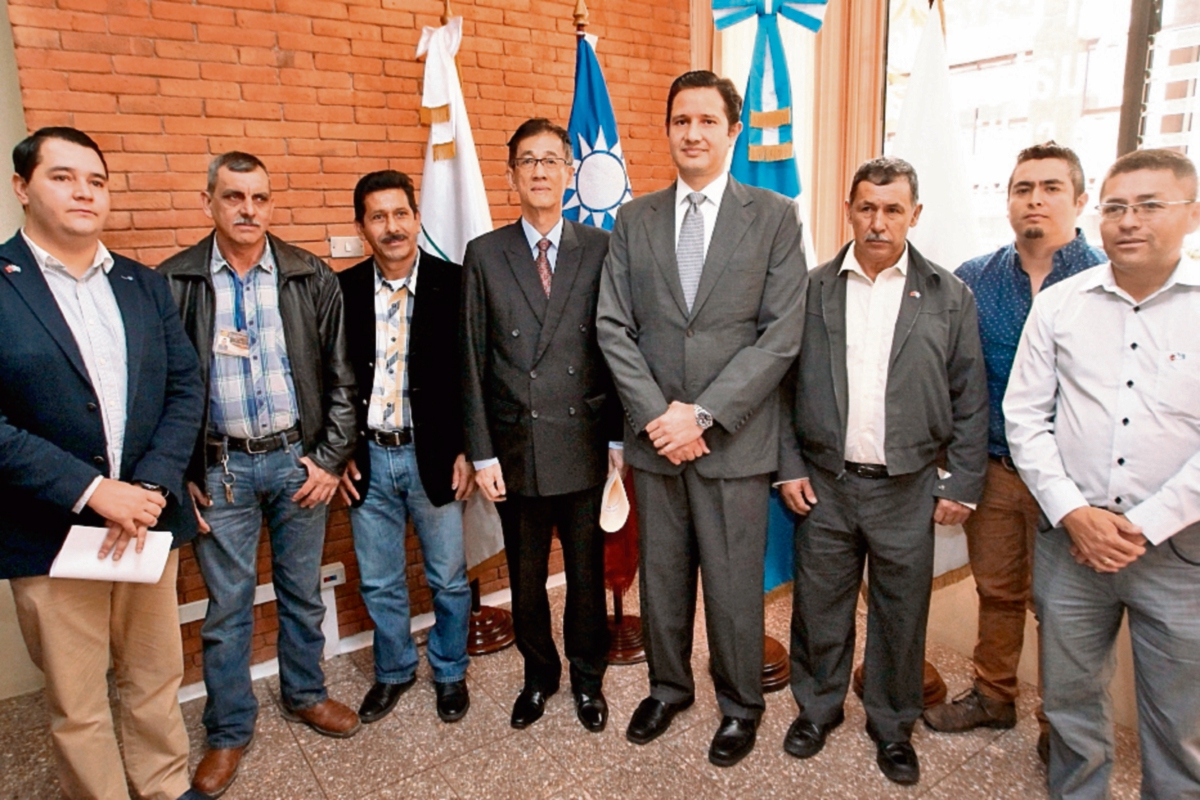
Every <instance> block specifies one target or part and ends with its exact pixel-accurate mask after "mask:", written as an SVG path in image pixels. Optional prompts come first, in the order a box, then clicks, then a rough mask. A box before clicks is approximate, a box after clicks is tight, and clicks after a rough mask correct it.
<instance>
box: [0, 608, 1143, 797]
mask: <svg viewBox="0 0 1200 800" xmlns="http://www.w3.org/2000/svg"><path fill="white" fill-rule="evenodd" d="M564 601H565V590H564V589H562V588H558V589H555V590H553V591H552V593H551V604H552V607H553V610H554V619H555V636H556V637H557V639H558V641H559V643H560V646H561V642H562V630H561V617H562V607H563V604H564ZM626 607H627V608H636V607H637V600H636V587H635V589H634V590H633V591H632V592H631V593H630V596H629V597H628V598H627V603H626ZM790 616H791V603H790V598H788V597H781V598H778V599H776V600H774V601H772V602H771V603H770V604H768V606H767V616H766V619H767V632H768V633H769V634H771V635H772V636H775V637H776V638H778V639H779V640H780V641H783V642H785V643H786V642H787V640H788V625H789V622H790ZM864 625H865V617H864V616H862V615H861V614H860V616H859V637H858V638H859V644H858V646H859V653H860V657H861V651H862V634H863V628H864ZM695 651H696V652H695V654H694V657H693V663H694V664H695V666H696V679H697V693H696V704H695V706H693V707H692V709H690V710H689V711H687V712H685V713H683V714H681V715H680V716H679V717H677V718H676V719H675V721H674V723H673V724H672V726H671V729H670V731H669V732H668V733H667V734H666V735H664V736H663V737H662V738H661V739H659V740H657V741H655V742H652V743H651V744H649V745H646V746H644V747H636V746H634V745H632V744H629V743H628V742H626V741H625V737H624V731H625V726H626V724H627V723H628V722H629V717H630V715H631V714H632V713H633V710H634V709H635V708H636V707H637V704H638V702H639V701H640V700H641V699H642V697H644V696H645V694H646V691H647V683H646V667H645V665H644V664H643V665H638V666H627V667H611V668H610V669H609V672H608V674H607V676H606V679H605V687H604V688H605V694H606V695H607V697H608V701H609V706H610V709H611V716H610V718H609V724H608V727H607V729H606V730H605V731H604V732H603V733H601V734H589V733H587V732H586V731H585V730H584V729H583V728H582V727H581V726H580V725H579V723H578V722H577V721H576V719H575V712H574V706H573V704H572V701H571V694H570V691H568V687H567V685H566V681H565V674H566V672H565V666H564V685H563V687H562V690H561V691H560V692H559V693H558V694H556V695H555V696H554V697H552V698H551V699H550V701H549V703H548V705H547V710H546V716H545V717H543V718H542V720H540V721H539V722H537V723H536V724H534V725H533V726H531V727H530V728H528V729H526V730H524V731H515V730H513V729H512V728H511V727H509V725H508V714H509V710H510V708H511V704H512V701H513V700H514V699H515V697H516V695H517V693H518V691H520V686H521V659H520V655H519V654H518V653H517V651H516V649H515V648H509V649H507V650H504V651H502V652H500V653H497V654H494V655H491V656H485V657H482V658H478V659H475V660H474V661H473V662H472V664H471V668H470V672H469V675H468V684H469V686H470V688H471V710H470V712H469V713H468V714H467V716H466V718H465V719H463V720H462V721H461V722H459V723H456V724H454V725H446V724H443V723H441V722H440V721H438V719H437V716H436V714H435V712H434V693H433V687H432V684H431V683H430V672H429V668H428V665H427V664H426V663H425V662H424V661H423V660H422V664H421V668H420V671H419V673H418V674H419V677H420V679H421V680H419V681H418V683H417V685H416V686H415V687H414V688H413V689H412V690H410V691H409V692H408V693H407V694H405V695H404V697H402V698H401V700H400V702H399V703H398V704H397V706H396V709H395V711H393V713H392V714H391V715H390V716H389V717H387V718H386V719H384V720H381V721H380V722H377V723H375V724H373V725H369V726H365V727H364V729H363V731H362V732H361V733H360V734H359V735H358V736H356V737H354V738H353V739H349V740H335V739H328V738H325V737H322V736H318V735H317V734H315V733H313V732H312V731H310V730H309V729H308V728H306V727H304V726H303V725H299V724H294V723H289V722H285V721H284V720H283V719H282V718H281V717H280V714H279V706H278V702H277V697H278V680H277V679H276V678H267V679H264V680H261V681H259V682H258V683H257V684H256V685H255V691H256V693H257V695H258V698H259V702H260V706H261V708H260V713H259V718H258V728H257V734H256V737H255V741H254V746H253V749H252V750H251V751H250V752H249V753H248V754H247V756H246V760H245V762H244V764H243V767H242V772H241V775H240V776H239V778H238V780H237V782H236V783H235V784H234V786H233V788H232V789H230V791H229V792H228V793H227V794H226V795H225V798H227V800H310V799H311V800H335V799H339V800H340V799H341V798H366V799H367V800H407V799H408V798H414V799H415V800H442V798H487V800H493V799H495V800H504V799H507V798H513V800H535V799H537V798H547V799H548V800H568V798H571V799H574V798H579V799H582V800H602V799H605V798H630V797H643V798H654V799H655V800H658V799H659V798H686V800H707V799H708V798H774V797H803V798H893V797H896V798H903V797H926V798H936V799H937V800H957V799H958V798H1004V799H1006V800H1007V799H1008V798H1013V799H1014V800H1015V799H1016V798H1042V797H1045V796H1046V791H1045V786H1044V783H1045V772H1044V770H1043V768H1042V765H1041V762H1040V761H1038V758H1037V755H1036V753H1035V743H1036V741H1037V722H1036V720H1035V718H1034V716H1033V703H1032V700H1030V699H1029V698H1030V697H1031V696H1032V693H1033V687H1031V686H1028V685H1026V686H1023V687H1022V692H1023V693H1024V694H1023V697H1022V699H1021V700H1020V702H1019V703H1018V713H1019V718H1020V722H1019V724H1018V725H1017V727H1016V728H1014V729H1012V730H1010V731H991V730H989V731H976V732H971V733H966V734H959V735H953V736H947V735H938V734H933V733H931V732H930V731H928V730H927V729H925V728H924V726H923V725H921V724H920V723H918V725H917V728H916V731H915V733H914V736H913V741H914V744H915V746H916V749H917V752H918V754H919V755H920V758H921V771H922V779H921V783H920V784H918V785H917V786H915V787H911V788H903V787H899V786H896V785H895V784H891V783H889V782H888V781H887V780H886V779H885V778H884V777H883V776H882V774H880V772H879V770H878V768H877V767H876V766H875V751H874V745H873V744H872V743H871V741H870V739H868V738H867V735H866V733H865V732H864V731H863V726H864V725H865V722H866V719H865V716H864V713H863V709H862V705H861V704H860V703H859V701H858V699H857V698H856V697H855V696H854V695H853V694H851V695H850V697H849V699H848V700H847V703H846V723H845V724H844V725H843V726H842V727H841V728H839V729H838V730H837V731H835V732H834V733H833V734H832V735H831V736H830V739H829V743H828V745H827V746H826V748H825V750H824V751H823V752H822V753H821V754H820V755H819V756H817V757H816V758H814V759H811V760H809V761H799V760H797V759H794V758H791V757H790V756H788V755H787V754H785V753H784V752H783V748H782V741H783V735H784V733H785V732H786V730H787V728H788V725H790V724H791V722H792V719H793V718H794V717H795V713H796V707H795V703H794V702H793V700H792V697H791V693H790V692H788V691H787V690H784V691H781V692H776V693H774V694H771V695H768V696H767V712H766V715H765V716H764V717H763V721H762V726H761V727H760V729H759V737H758V745H757V747H756V748H755V750H754V752H753V753H751V754H750V756H748V757H747V758H746V759H745V760H744V761H742V762H741V763H740V764H738V765H737V766H735V767H732V768H729V769H718V768H717V767H713V766H712V765H710V764H709V763H708V760H707V753H708V744H709V741H710V739H711V737H712V734H713V732H714V731H715V730H716V727H717V724H718V722H719V721H720V715H719V712H718V710H717V706H716V701H715V699H714V697H713V692H712V681H711V679H710V678H709V677H708V675H707V671H706V670H705V669H704V664H705V661H706V659H705V656H706V654H707V644H706V638H705V636H704V629H703V620H702V614H701V615H698V617H697V626H696V643H695ZM422 653H423V649H422ZM928 655H929V658H930V660H932V661H933V663H934V664H936V665H937V667H938V669H939V670H940V671H941V673H942V676H943V677H944V679H945V680H946V683H947V684H948V686H949V689H950V693H951V694H952V695H953V694H954V693H956V692H958V691H961V690H962V689H964V688H966V687H967V686H968V685H969V684H970V674H971V673H970V662H969V660H968V659H967V658H965V657H963V656H961V655H959V654H957V653H955V652H953V651H950V650H948V649H945V648H941V647H937V646H931V647H930V648H929V654H928ZM326 675H327V679H328V685H329V692H330V694H331V695H332V696H333V697H334V698H336V699H338V700H341V701H342V702H344V703H346V704H348V705H350V706H351V707H353V708H357V707H358V703H359V702H360V700H361V699H362V696H363V694H364V693H365V692H366V690H367V689H368V688H369V687H370V685H371V680H372V668H371V653H370V650H369V649H368V650H362V651H359V652H356V653H351V654H349V655H345V656H341V657H339V658H337V659H334V660H333V661H331V662H328V663H327V664H326ZM203 702H204V701H203V700H195V701H192V702H189V703H187V704H185V705H184V709H183V711H184V718H185V720H186V722H187V726H188V733H189V735H190V736H191V741H192V759H191V760H192V767H193V768H194V767H195V765H196V763H197V762H198V761H199V759H200V756H201V755H202V754H203V749H204V735H203V727H202V726H201V723H200V715H201V711H202V709H203ZM1139 779H1140V767H1139V764H1138V754H1137V744H1136V736H1135V734H1134V733H1133V732H1132V731H1129V730H1127V729H1119V730H1118V737H1117V767H1116V770H1115V775H1114V782H1113V784H1114V785H1113V796H1114V797H1115V798H1135V797H1137V795H1138V781H1139ZM58 796H59V795H58V792H57V789H56V786H55V781H54V764H53V757H52V754H51V751H50V743H49V737H48V733H47V727H46V711H45V703H44V700H43V698H42V695H41V693H40V692H38V693H34V694H30V695H25V696H22V697H18V698H13V699H10V700H6V701H3V702H0V798H4V799H5V800H7V799H8V798H13V799H14V800H15V799H16V798H20V800H41V798H46V799H47V800H49V798H57V797H58Z"/></svg>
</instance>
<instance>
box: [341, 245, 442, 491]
mask: <svg viewBox="0 0 1200 800" xmlns="http://www.w3.org/2000/svg"><path fill="white" fill-rule="evenodd" d="M338 281H339V282H340V283H341V285H342V303H343V307H344V308H345V312H346V326H345V327H346V351H347V353H348V355H349V358H350V366H351V367H352V368H353V369H354V377H355V380H356V381H357V383H358V403H357V404H356V406H355V407H356V409H357V411H358V445H357V447H356V449H355V455H354V458H355V464H356V465H357V467H358V471H359V473H360V474H361V475H362V477H361V478H360V479H359V480H357V481H355V482H354V484H355V488H357V489H358V495H359V499H358V500H356V501H355V502H354V505H355V506H359V505H362V503H363V501H364V500H366V498H367V490H368V488H369V487H370V485H371V456H370V451H369V449H368V448H369V442H370V441H371V432H370V430H368V429H367V412H368V411H369V410H370V403H371V389H372V387H373V385H374V383H375V260H374V259H373V258H368V259H367V260H366V261H362V262H360V263H358V264H355V265H354V266H353V267H350V268H349V269H346V270H343V271H342V272H339V273H338ZM461 298H462V267H460V266H459V265H458V264H452V263H450V262H449V261H444V260H442V259H440V258H437V257H436V256H432V255H430V254H429V253H427V252H425V251H423V250H422V251H421V261H420V266H419V267H418V268H417V291H416V292H415V293H414V294H413V297H412V303H413V311H412V326H411V328H410V329H409V333H408V387H409V388H408V391H409V403H410V404H411V406H412V426H413V444H414V446H415V447H416V451H417V471H418V472H419V473H420V476H421V485H422V487H423V488H424V489H425V494H426V495H427V496H428V497H429V501H430V502H431V503H433V504H434V505H435V506H444V505H446V504H447V503H449V502H451V501H452V500H454V489H452V488H451V487H450V484H451V480H452V478H453V473H454V460H455V459H456V458H457V457H458V454H459V453H461V452H463V416H462V370H461V367H460V359H459V348H458V317H459V306H460V304H461Z"/></svg>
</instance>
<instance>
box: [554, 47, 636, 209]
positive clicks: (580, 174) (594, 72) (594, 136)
mask: <svg viewBox="0 0 1200 800" xmlns="http://www.w3.org/2000/svg"><path fill="white" fill-rule="evenodd" d="M593 42H594V37H591V36H580V37H579V48H578V50H577V51H576V55H575V100H574V102H573V103H572V105H571V121H570V122H569V123H568V124H567V133H569V134H570V136H571V146H572V150H573V151H574V154H575V174H574V176H573V177H572V178H571V183H570V184H569V185H568V186H567V191H566V193H565V194H564V195H563V216H564V217H566V218H567V219H570V220H575V221H576V222H582V223H584V224H585V225H594V226H596V227H597V228H604V229H605V230H607V231H611V230H612V227H613V222H615V221H616V217H617V209H618V208H620V207H621V204H622V203H625V202H627V201H629V200H632V199H633V192H632V191H631V190H630V188H629V174H628V173H627V172H626V171H625V156H624V154H623V153H622V152H621V139H620V137H619V136H618V134H617V118H616V116H615V115H614V114H613V107H612V101H611V100H609V99H608V85H607V84H606V83H605V82H604V73H602V72H601V71H600V62H599V61H597V60H596V51H595V50H594V49H593Z"/></svg>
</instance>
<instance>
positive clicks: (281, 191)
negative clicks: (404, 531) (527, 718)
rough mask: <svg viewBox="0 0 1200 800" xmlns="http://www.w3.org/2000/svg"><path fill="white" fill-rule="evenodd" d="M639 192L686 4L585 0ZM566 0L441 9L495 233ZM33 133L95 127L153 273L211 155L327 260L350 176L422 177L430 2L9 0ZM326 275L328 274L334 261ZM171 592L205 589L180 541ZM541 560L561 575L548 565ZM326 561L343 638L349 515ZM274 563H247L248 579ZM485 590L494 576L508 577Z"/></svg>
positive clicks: (267, 613)
mask: <svg viewBox="0 0 1200 800" xmlns="http://www.w3.org/2000/svg"><path fill="white" fill-rule="evenodd" d="M591 6H592V8H591V23H592V24H591V26H590V27H589V29H588V30H589V31H590V32H591V33H594V34H596V35H598V36H599V37H600V38H601V42H600V46H599V58H600V63H601V65H602V66H603V68H604V71H605V76H606V78H607V80H608V85H609V91H610V93H611V95H612V101H613V107H614V110H615V111H616V115H617V121H618V124H619V126H620V131H621V143H622V146H623V148H624V151H625V157H626V161H627V163H628V166H629V174H630V178H631V180H632V183H633V190H634V193H635V194H644V193H646V192H648V191H652V190H654V189H658V188H661V187H662V186H664V185H666V184H667V183H668V182H669V181H670V180H671V179H672V178H673V177H674V170H673V169H672V168H671V163H670V159H669V157H668V155H667V150H666V146H665V142H664V140H663V139H664V135H663V114H664V106H665V101H666V93H667V88H668V86H669V85H670V81H671V78H672V77H673V76H675V75H677V74H679V73H680V72H683V71H684V70H686V69H687V68H688V65H689V50H688V48H689V40H688V36H689V29H688V18H689V17H688V13H689V4H688V0H656V2H654V3H647V2H639V1H637V0H592V3H591ZM573 8H574V0H473V1H472V0H454V2H453V12H454V13H455V14H456V15H461V16H462V17H463V20H464V26H463V31H464V40H463V46H462V49H461V50H460V52H459V55H458V61H459V65H460V67H461V71H462V77H463V93H464V95H465V97H466V103H467V110H468V112H469V114H470V117H471V124H472V128H473V131H474V134H475V140H476V143H477V145H478V148H479V156H480V161H481V163H482V168H483V173H484V181H485V183H486V185H487V188H488V195H489V200H490V203H491V207H492V216H493V219H494V221H495V222H496V224H501V223H504V222H508V221H511V220H513V219H515V218H516V216H517V206H516V198H515V196H514V195H513V194H512V193H510V192H509V191H508V188H507V183H506V181H505V179H504V166H503V165H504V160H505V158H506V155H507V151H506V149H505V145H504V143H505V141H507V139H508V136H509V134H510V133H511V132H512V130H513V129H514V128H515V127H516V125H517V124H519V123H520V122H521V121H522V120H524V119H525V118H527V117H530V116H535V115H540V116H548V117H550V118H552V119H557V120H559V121H560V122H562V123H563V124H564V125H565V124H566V121H567V119H568V117H569V115H570V107H571V98H572V94H573V87H574V83H573V81H574V72H575V38H574V35H573V31H574V25H573V22H572V20H571V12H572V10H573ZM8 10H9V17H10V19H11V21H12V27H13V38H14V42H15V45H16V57H17V65H18V70H19V75H20V82H21V93H22V97H23V100H24V105H25V117H26V121H27V123H28V124H29V126H30V128H31V129H32V128H38V127H41V126H44V125H73V126H75V127H78V128H81V129H83V130H85V131H87V132H89V133H91V134H92V135H94V136H95V138H96V139H97V141H98V142H99V143H100V146H101V147H102V148H103V149H104V150H105V153H106V154H107V157H108V163H109V166H110V168H111V171H112V179H111V187H112V190H113V208H114V212H113V214H112V215H111V216H110V218H109V225H108V228H109V229H108V231H107V232H106V234H105V242H106V243H107V244H108V245H109V246H110V247H112V248H113V249H115V250H118V251H120V252H122V253H125V254H127V255H130V256H133V257H135V258H138V259H139V260H141V261H143V262H145V263H148V264H151V265H155V264H158V263H160V262H161V261H162V260H163V259H165V258H166V257H167V256H169V255H171V254H173V253H175V252H176V251H177V250H179V249H180V248H182V247H186V246H188V245H191V244H193V243H195V242H196V241H198V240H199V239H200V238H201V237H202V236H204V235H205V234H206V233H207V232H208V230H209V225H208V220H207V218H206V217H205V216H204V214H203V212H202V211H201V208H200V197H199V192H200V190H201V189H202V188H203V184H204V171H205V168H206V167H207V164H208V161H209V159H210V158H211V157H212V156H213V155H215V154H217V153H221V152H224V151H226V150H230V149H234V148H237V149H242V150H247V151H249V152H251V153H255V154H257V155H259V156H261V157H262V158H263V159H264V161H265V162H266V163H267V166H268V168H269V169H270V170H271V173H272V183H273V186H274V189H275V191H276V193H277V194H276V212H275V220H274V225H273V230H274V232H275V233H277V234H279V235H280V236H282V237H283V238H285V239H287V240H290V241H292V242H295V243H298V244H301V245H303V246H304V247H307V248H309V249H310V250H312V251H313V252H315V253H318V254H320V255H323V256H325V255H328V253H329V247H328V237H330V236H345V235H353V233H354V227H353V224H352V216H353V214H352V211H351V190H352V189H353V186H354V183H355V181H356V180H357V179H358V177H359V176H360V175H362V174H363V173H365V172H368V171H370V170H374V169H381V168H394V169H400V170H403V171H405V172H408V173H410V174H412V175H414V177H416V176H419V174H420V172H421V169H422V166H423V164H424V151H425V141H426V139H427V136H428V131H427V130H426V129H424V128H422V127H420V124H419V112H418V109H419V106H420V83H421V77H422V74H423V68H424V65H423V64H422V63H419V62H417V61H416V60H415V52H416V45H417V41H418V39H419V38H420V35H421V28H422V27H423V26H427V25H434V26H435V25H438V24H440V22H439V17H440V15H441V10H442V4H441V3H440V2H438V1H437V0H343V1H342V2H335V1H334V0H194V1H193V0H9V2H8ZM335 266H342V265H341V264H335ZM408 547H409V578H410V586H411V589H412V593H411V596H412V601H413V613H414V614H418V613H422V612H424V611H428V610H429V607H430V603H429V591H428V588H427V587H426V586H425V580H424V576H423V574H422V571H421V566H420V559H419V547H418V546H417V544H416V541H415V539H413V538H412V537H411V536H410V538H409V544H408ZM183 555H184V560H183V562H182V564H181V572H180V576H181V577H180V599H181V601H183V602H189V601H191V600H196V599H199V598H202V597H204V584H203V581H202V580H201V578H200V575H199V573H198V571H197V570H196V565H195V561H194V559H193V558H192V557H191V553H190V548H189V549H187V550H185V552H184V554H183ZM554 558H555V559H556V561H555V562H554V563H552V568H555V569H557V568H561V561H560V560H559V557H558V555H557V551H556V554H555V556H554ZM325 561H326V562H330V561H342V562H343V563H345V564H346V568H347V577H348V579H349V580H348V583H347V585H346V586H343V587H341V588H339V589H338V606H339V624H340V627H341V631H342V635H349V634H351V633H355V632H357V631H360V630H363V629H365V628H367V627H369V622H368V621H367V619H366V613H365V610H364V609H363V607H362V602H361V600H360V598H359V596H358V591H357V575H358V573H357V567H356V565H355V563H354V554H353V549H352V546H351V540H350V529H349V522H348V519H347V514H346V511H345V509H344V508H338V509H336V510H334V511H333V512H332V513H331V515H330V523H329V529H328V536H327V540H326V546H325ZM268 565H269V556H268V551H267V550H266V545H265V543H264V545H263V550H262V551H261V552H260V573H261V582H266V581H268V580H269V566H268ZM482 584H483V585H482V590H483V592H484V593H485V594H486V593H487V592H489V591H493V590H495V589H499V588H503V587H504V586H506V585H507V572H506V570H504V568H503V567H501V568H499V569H496V570H492V571H490V574H487V575H484V576H483V577H482ZM256 615H257V619H258V624H257V625H256V632H255V635H256V649H255V660H256V661H258V660H263V659H267V658H271V657H273V656H274V634H275V630H276V628H277V623H276V620H275V613H274V607H273V604H268V605H265V606H262V607H259V608H258V609H256ZM184 634H185V640H184V641H185V650H186V652H187V657H188V678H187V679H188V680H189V681H191V680H195V679H197V678H198V676H199V671H198V670H199V648H200V643H199V635H198V634H199V623H192V624H190V625H187V626H185V628H184Z"/></svg>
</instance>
